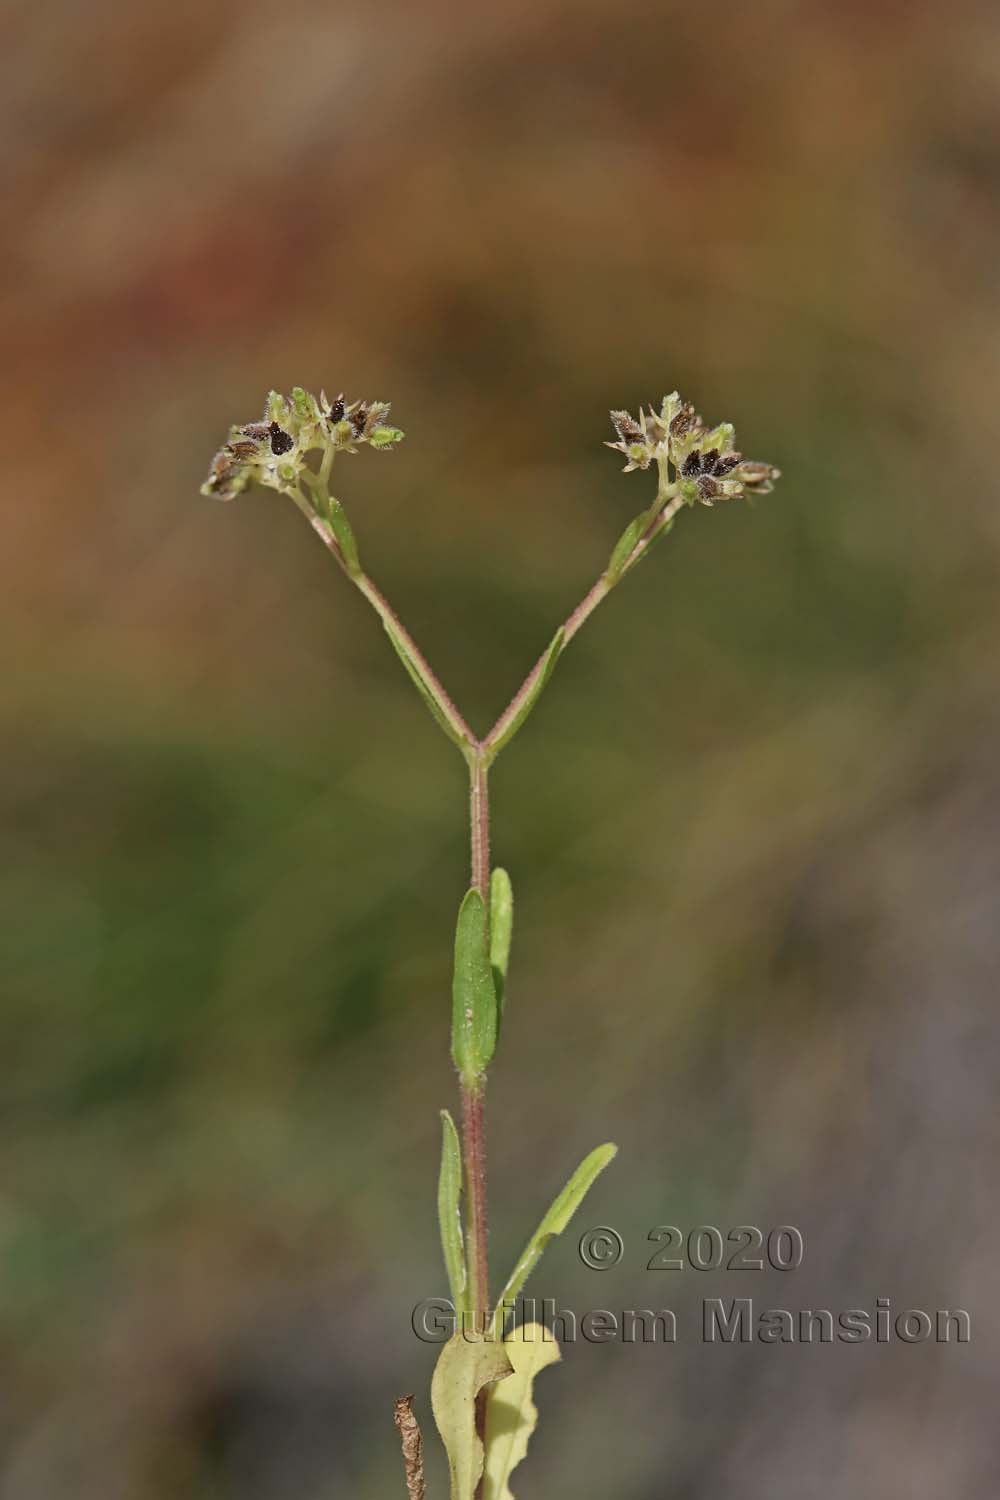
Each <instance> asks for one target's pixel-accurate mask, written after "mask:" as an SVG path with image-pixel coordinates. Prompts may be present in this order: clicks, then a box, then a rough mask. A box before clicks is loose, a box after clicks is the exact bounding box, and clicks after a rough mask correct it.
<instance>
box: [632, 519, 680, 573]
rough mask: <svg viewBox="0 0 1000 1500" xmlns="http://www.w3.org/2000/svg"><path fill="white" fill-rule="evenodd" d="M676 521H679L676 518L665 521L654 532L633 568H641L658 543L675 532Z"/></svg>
mask: <svg viewBox="0 0 1000 1500" xmlns="http://www.w3.org/2000/svg"><path fill="white" fill-rule="evenodd" d="M676 519H677V517H676V516H671V517H670V519H669V520H667V521H664V523H663V525H662V526H661V527H659V529H658V530H657V531H654V532H653V533H652V535H651V536H650V538H649V541H648V542H647V543H646V545H645V547H643V549H642V551H641V552H640V553H639V556H638V557H637V558H636V560H635V562H634V563H633V564H632V567H633V568H637V567H638V566H639V564H640V563H641V562H642V561H643V559H644V558H647V557H648V556H649V554H650V553H651V552H652V550H653V548H654V547H655V546H656V544H657V542H659V541H662V540H663V538H664V537H665V536H668V535H669V534H670V532H671V531H673V529H674V522H675V521H676ZM631 571H632V569H631V568H630V569H629V572H631Z"/></svg>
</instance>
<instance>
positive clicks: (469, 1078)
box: [451, 888, 497, 1084]
mask: <svg viewBox="0 0 1000 1500" xmlns="http://www.w3.org/2000/svg"><path fill="white" fill-rule="evenodd" d="M488 929H489V920H488V918H487V915H486V903H485V901H484V900H483V898H482V896H481V895H480V894H479V892H478V891H477V890H476V889H475V888H473V889H472V890H469V891H466V893H465V899H464V900H463V902H462V904H461V906H460V907H459V909H458V924H457V926H456V928H455V977H454V980H453V982H452V1027H451V1055H452V1058H453V1059H454V1062H455V1067H456V1068H457V1069H458V1071H459V1073H460V1074H461V1075H462V1080H463V1082H464V1083H466V1084H471V1083H473V1082H475V1080H476V1079H477V1078H480V1077H481V1076H482V1075H483V1073H485V1071H486V1069H487V1067H488V1066H489V1063H490V1059H491V1058H492V1056H493V1052H494V1049H495V1047H496V1044H497V995H496V990H495V988H494V985H493V970H492V969H491V967H490V947H489V930H488Z"/></svg>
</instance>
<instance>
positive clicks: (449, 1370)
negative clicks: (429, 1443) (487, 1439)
mask: <svg viewBox="0 0 1000 1500" xmlns="http://www.w3.org/2000/svg"><path fill="white" fill-rule="evenodd" d="M513 1368H514V1367H513V1365H512V1364H511V1362H510V1359H509V1358H508V1355H507V1352H506V1350H505V1348H504V1346H503V1344H501V1343H499V1342H497V1340H495V1339H488V1338H485V1337H484V1336H483V1335H482V1334H473V1333H456V1334H453V1335H452V1337H451V1338H450V1339H449V1340H448V1342H447V1343H446V1344H445V1346H444V1348H443V1349H442V1350H441V1354H440V1356H439V1358H438V1362H437V1364H436V1365H435V1367H434V1376H433V1379H432V1380H431V1406H432V1408H433V1410H434V1420H435V1422H436V1423H437V1430H438V1432H439V1433H440V1434H441V1441H442V1442H443V1443H444V1446H445V1450H446V1452H447V1454H448V1470H449V1473H450V1474H451V1500H473V1497H474V1495H475V1492H476V1486H477V1485H478V1483H479V1480H480V1478H481V1476H482V1472H483V1444H482V1440H481V1439H480V1437H479V1436H478V1434H477V1433H476V1397H477V1396H478V1395H479V1392H480V1391H481V1390H482V1388H483V1386H484V1385H490V1384H491V1383H492V1382H493V1381H494V1380H502V1379H503V1378H504V1376H505V1375H510V1374H511V1372H512V1370H513Z"/></svg>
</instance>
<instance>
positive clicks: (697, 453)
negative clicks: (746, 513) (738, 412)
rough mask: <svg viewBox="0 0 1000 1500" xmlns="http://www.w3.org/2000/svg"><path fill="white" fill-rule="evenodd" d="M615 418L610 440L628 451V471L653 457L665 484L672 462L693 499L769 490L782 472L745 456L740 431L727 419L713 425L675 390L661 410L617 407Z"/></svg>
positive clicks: (684, 492) (708, 501)
mask: <svg viewBox="0 0 1000 1500" xmlns="http://www.w3.org/2000/svg"><path fill="white" fill-rule="evenodd" d="M611 422H612V425H613V427H614V429H615V432H616V433H617V435H618V441H617V443H608V444H607V445H606V446H607V447H608V448H613V449H614V450H615V451H616V452H618V453H623V454H624V455H625V457H626V458H627V460H628V462H627V463H626V465H625V473H626V474H628V473H629V472H630V471H631V470H632V469H648V468H649V466H650V464H652V463H655V464H656V465H657V467H658V469H659V471H660V482H661V486H663V487H666V485H667V484H668V483H669V482H670V467H668V466H671V467H672V468H673V471H674V482H675V483H676V486H677V493H678V494H680V495H681V496H682V497H683V498H684V499H685V500H686V501H687V502H688V503H689V504H694V502H695V501H696V500H700V501H701V503H702V504H703V505H712V504H714V503H715V501H716V500H738V499H742V498H743V497H744V496H746V495H751V494H753V495H765V494H767V493H768V491H770V490H771V489H773V488H774V481H775V480H776V479H777V478H778V476H779V473H780V471H779V470H778V469H775V468H773V467H772V466H771V465H770V464H762V463H755V462H753V461H752V460H750V459H747V458H744V457H743V455H742V453H738V452H737V451H736V446H735V436H736V435H735V432H734V430H733V427H732V425H731V424H730V423H729V422H721V423H720V424H719V426H718V427H713V428H711V429H709V428H708V427H706V426H705V423H704V422H703V421H702V419H701V417H699V415H698V413H697V412H696V411H695V409H694V407H693V406H692V405H691V403H690V402H689V401H682V400H681V398H680V396H679V395H678V394H677V392H676V391H674V392H673V393H672V394H671V395H669V396H664V398H663V405H662V407H661V408H660V410H659V412H655V411H654V410H653V408H652V407H650V408H649V410H648V411H641V410H640V412H639V416H638V418H636V417H632V416H630V415H629V413H628V412H627V411H613V412H612V413H611Z"/></svg>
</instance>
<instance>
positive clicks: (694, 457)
mask: <svg viewBox="0 0 1000 1500" xmlns="http://www.w3.org/2000/svg"><path fill="white" fill-rule="evenodd" d="M681 473H682V474H683V475H684V477H685V479H693V478H694V476H695V475H696V474H700V473H701V454H700V453H699V452H698V450H697V448H695V450H694V452H693V453H689V454H688V456H687V458H686V459H685V460H684V466H683V468H682V469H681Z"/></svg>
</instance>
